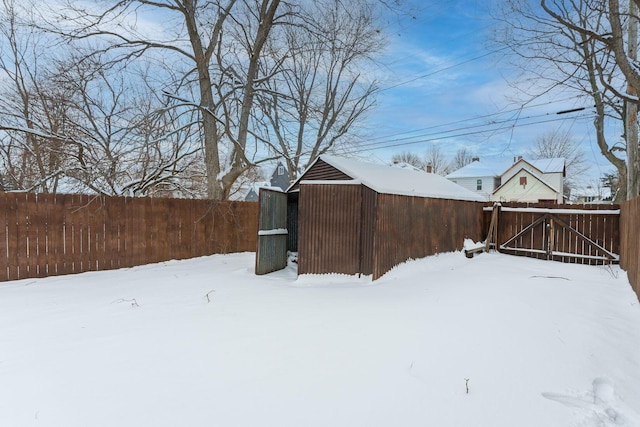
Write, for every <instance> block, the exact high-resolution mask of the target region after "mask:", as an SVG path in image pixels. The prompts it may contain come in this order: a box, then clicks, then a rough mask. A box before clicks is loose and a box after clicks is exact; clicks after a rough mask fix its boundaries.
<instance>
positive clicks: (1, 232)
mask: <svg viewBox="0 0 640 427" xmlns="http://www.w3.org/2000/svg"><path fill="white" fill-rule="evenodd" d="M214 207H215V208H216V209H217V210H218V211H219V212H218V213H217V214H215V218H214V212H213V210H212V209H213V208H214ZM257 216H258V204H257V203H252V202H216V203H215V204H212V203H211V202H210V201H206V200H189V199H150V198H148V199H134V198H125V197H107V196H95V195H92V196H87V195H65V194H53V195H51V194H37V195H36V194H31V193H0V281H6V280H15V279H22V278H27V277H44V276H54V275H60V274H69V273H79V272H83V271H90V270H109V269H114V268H122V267H131V266H134V265H142V264H148V263H152V262H160V261H166V260H169V259H184V258H191V257H197V256H203V255H209V254H212V253H220V252H239V251H250V250H255V247H256V244H257V241H256V230H257V228H258V225H257ZM214 220H215V222H214ZM247 230H251V231H250V232H247Z"/></svg>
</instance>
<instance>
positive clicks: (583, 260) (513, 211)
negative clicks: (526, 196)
mask: <svg viewBox="0 0 640 427" xmlns="http://www.w3.org/2000/svg"><path fill="white" fill-rule="evenodd" d="M489 215H490V218H491V219H490V221H489V227H488V230H489V232H488V235H487V240H486V248H487V249H489V248H494V249H497V250H498V251H500V252H504V253H509V254H513V255H523V256H529V257H534V258H539V259H548V260H554V261H562V262H569V263H579V264H609V263H617V262H619V259H620V257H619V253H620V231H619V220H620V209H619V208H618V206H617V205H584V206H582V205H579V206H575V205H562V206H558V207H548V206H545V207H543V206H539V205H538V206H531V205H528V206H527V205H522V204H521V205H517V204H496V205H494V206H493V207H487V208H485V221H487V218H489Z"/></svg>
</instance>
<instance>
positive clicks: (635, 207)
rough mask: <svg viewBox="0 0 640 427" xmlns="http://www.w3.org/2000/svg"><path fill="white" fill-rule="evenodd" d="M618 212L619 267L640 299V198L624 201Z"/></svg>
mask: <svg viewBox="0 0 640 427" xmlns="http://www.w3.org/2000/svg"><path fill="white" fill-rule="evenodd" d="M620 211H621V212H620V236H621V254H620V266H621V267H622V268H623V269H624V270H625V271H626V272H627V277H628V279H629V283H630V284H631V287H632V289H633V290H634V291H635V293H636V295H637V296H638V299H640V239H638V230H640V197H636V198H635V199H632V200H628V201H626V202H625V203H624V204H623V205H622V206H621V209H620Z"/></svg>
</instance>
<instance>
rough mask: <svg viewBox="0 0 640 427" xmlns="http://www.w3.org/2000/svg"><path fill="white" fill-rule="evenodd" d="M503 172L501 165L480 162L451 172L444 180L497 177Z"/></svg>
mask: <svg viewBox="0 0 640 427" xmlns="http://www.w3.org/2000/svg"><path fill="white" fill-rule="evenodd" d="M502 171H504V168H503V165H502V164H486V163H482V162H480V161H475V162H471V163H469V164H468V165H466V166H463V167H461V168H460V169H458V170H456V171H453V172H451V173H450V174H449V175H447V176H446V177H445V178H448V179H456V178H475V177H481V176H492V177H498V176H500V174H501V173H502Z"/></svg>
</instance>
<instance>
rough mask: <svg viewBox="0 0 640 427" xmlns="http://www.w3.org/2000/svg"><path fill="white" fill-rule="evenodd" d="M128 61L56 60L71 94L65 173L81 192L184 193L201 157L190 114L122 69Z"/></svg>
mask: <svg viewBox="0 0 640 427" xmlns="http://www.w3.org/2000/svg"><path fill="white" fill-rule="evenodd" d="M104 64H110V65H109V66H106V65H104ZM116 65H117V66H116ZM129 65H130V64H129ZM126 66H127V64H126V63H122V62H118V63H115V64H114V63H112V62H111V61H109V59H108V58H106V59H104V60H101V58H100V57H98V56H96V55H94V56H92V57H91V58H90V59H88V58H83V59H82V60H79V59H78V58H74V57H72V58H71V59H70V60H69V61H65V62H62V63H59V64H58V66H57V72H56V74H55V81H56V83H57V84H58V86H59V87H61V88H64V89H65V90H66V91H67V92H68V93H71V94H73V104H72V105H73V106H72V109H73V114H72V115H68V116H67V117H68V120H69V121H73V123H74V134H73V135H67V139H68V140H70V141H73V150H69V152H68V153H67V156H68V158H69V159H73V161H74V163H73V164H74V167H73V168H69V170H68V171H67V173H66V175H67V176H68V177H69V178H70V179H72V180H73V181H74V182H75V183H76V189H77V190H79V191H81V190H82V189H87V188H88V189H90V190H91V191H94V192H97V193H100V194H109V195H133V196H138V195H148V194H158V192H160V194H165V195H166V194H174V192H178V194H180V195H183V194H184V193H183V192H182V191H181V190H182V189H186V188H188V187H189V186H188V185H185V180H186V179H185V178H186V177H185V176H184V175H185V171H186V170H188V169H190V168H193V163H194V161H195V160H196V159H198V157H197V156H196V155H195V154H196V152H197V151H198V148H199V144H198V143H197V131H198V129H197V127H196V126H194V119H193V114H194V112H193V110H192V109H186V110H185V111H181V110H179V109H175V108H167V104H166V102H167V100H166V97H162V96H161V94H159V95H160V96H158V94H156V93H155V92H154V91H153V90H152V89H151V88H150V87H149V85H148V84H147V82H148V79H149V78H150V77H149V76H146V75H144V73H138V74H137V75H133V74H130V73H127V71H126V70H125V68H126Z"/></svg>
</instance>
